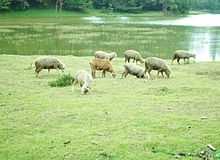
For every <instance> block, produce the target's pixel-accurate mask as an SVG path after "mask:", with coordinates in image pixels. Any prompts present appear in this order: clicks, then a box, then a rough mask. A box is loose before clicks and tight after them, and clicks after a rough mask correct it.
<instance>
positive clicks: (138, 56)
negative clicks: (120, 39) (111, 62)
mask: <svg viewBox="0 0 220 160" xmlns="http://www.w3.org/2000/svg"><path fill="white" fill-rule="evenodd" d="M130 59H134V61H135V60H136V64H137V61H140V62H141V63H144V59H143V58H142V57H141V54H140V53H139V52H137V51H134V50H127V51H125V63H126V61H128V62H130ZM134 61H133V63H134Z"/></svg>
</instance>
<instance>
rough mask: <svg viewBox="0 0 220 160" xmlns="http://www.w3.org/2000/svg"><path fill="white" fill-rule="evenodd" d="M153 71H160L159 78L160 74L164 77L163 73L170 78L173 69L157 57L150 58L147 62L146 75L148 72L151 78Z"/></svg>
mask: <svg viewBox="0 0 220 160" xmlns="http://www.w3.org/2000/svg"><path fill="white" fill-rule="evenodd" d="M151 70H158V73H157V77H158V75H159V73H160V72H161V74H162V76H163V72H165V73H166V75H167V77H168V78H169V77H170V74H171V69H170V67H169V66H168V65H167V64H166V62H165V61H164V60H162V59H160V58H156V57H149V58H147V59H146V60H145V71H144V72H145V74H146V72H148V74H149V76H150V77H151V74H150V72H151ZM163 77H164V76H163ZM148 78H149V77H148Z"/></svg>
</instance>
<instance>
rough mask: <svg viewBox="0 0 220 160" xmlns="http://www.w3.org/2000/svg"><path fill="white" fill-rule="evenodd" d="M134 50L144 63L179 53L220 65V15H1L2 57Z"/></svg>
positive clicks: (169, 57)
mask: <svg viewBox="0 0 220 160" xmlns="http://www.w3.org/2000/svg"><path fill="white" fill-rule="evenodd" d="M128 49H134V50H137V51H139V52H140V53H141V54H142V56H143V57H144V58H146V57H149V56H156V57H160V58H164V59H171V58H172V56H173V53H174V52H175V51H176V50H179V49H182V50H188V51H190V52H193V53H196V55H197V58H196V61H220V14H200V15H189V16H186V17H175V18H174V17H145V16H136V17H125V16H105V17H95V16H93V17H76V16H72V17H71V16H66V17H57V18H56V17H55V18H51V17H5V16H1V15H0V54H19V55H33V54H40V55H42V54H45V55H69V54H72V55H77V56H88V55H94V53H95V51H97V50H104V51H108V52H110V51H114V52H116V53H117V54H118V56H119V57H123V55H124V51H125V50H128Z"/></svg>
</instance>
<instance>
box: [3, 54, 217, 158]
mask: <svg viewBox="0 0 220 160" xmlns="http://www.w3.org/2000/svg"><path fill="white" fill-rule="evenodd" d="M36 57H37V56H17V55H0V75H1V78H0V110H1V112H0V124H1V125H0V159H1V160H6V159H32V160H35V159H36V160H39V159H74V160H76V159H79V160H91V159H100V160H102V159H103V160H104V159H112V160H113V159H115V160H116V159H117V160H118V159H120V160H122V159H124V160H140V159H155V160H159V159H161V160H170V159H176V158H175V157H174V155H177V154H179V153H185V154H187V155H188V153H193V152H195V151H196V150H198V149H201V150H209V149H208V148H207V144H212V145H213V146H214V147H215V148H217V149H220V134H219V133H220V127H219V126H220V101H219V97H220V62H200V63H194V62H191V63H190V64H187V65H180V66H179V65H178V64H177V63H175V64H174V65H172V66H170V67H171V69H172V71H173V73H172V74H171V77H170V78H169V79H167V78H162V77H159V78H156V72H155V71H152V75H153V79H152V80H148V81H147V82H146V81H144V80H143V79H137V78H135V77H133V76H130V75H128V76H127V78H126V79H121V74H122V72H123V63H124V59H123V58H116V59H114V60H113V61H112V64H113V67H114V69H115V70H116V73H117V77H116V78H115V79H114V78H111V77H110V75H109V74H107V77H106V78H104V79H103V78H101V72H98V73H97V79H94V80H93V83H92V90H91V92H89V93H88V94H87V95H81V94H80V90H81V89H80V87H79V86H78V85H77V86H76V87H75V90H74V92H71V86H68V87H61V88H60V87H49V86H48V82H49V81H52V80H56V79H57V77H58V74H57V71H56V70H51V71H50V73H49V75H48V73H47V70H43V71H41V72H40V78H36V77H35V73H34V68H31V67H30V64H31V63H32V62H33V61H34V59H35V58H36ZM56 57H57V58H59V59H60V60H61V61H62V62H63V63H65V65H66V73H70V74H71V75H73V76H74V74H75V73H76V71H77V70H79V69H85V70H87V71H88V72H90V66H89V61H90V60H91V59H92V57H74V56H56ZM167 62H168V64H170V62H171V61H170V60H167ZM203 116H206V117H207V118H206V119H201V117H203ZM188 126H190V127H191V128H187V127H188ZM65 142H67V143H68V144H64V143H65ZM153 147H154V149H156V150H157V152H156V153H153V152H151V150H152V148H153ZM102 152H104V153H108V154H111V155H112V156H111V157H110V158H106V157H105V156H99V154H100V153H102ZM213 153H214V152H213ZM181 159H185V160H188V159H193V160H194V159H198V158H196V157H190V156H186V157H182V158H181Z"/></svg>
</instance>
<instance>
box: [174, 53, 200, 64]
mask: <svg viewBox="0 0 220 160" xmlns="http://www.w3.org/2000/svg"><path fill="white" fill-rule="evenodd" d="M190 57H193V58H194V59H195V58H196V55H195V54H193V53H189V52H188V51H184V50H177V51H176V52H175V53H174V55H173V59H172V62H171V64H173V61H174V60H175V59H177V62H178V63H179V61H180V59H184V64H185V63H186V61H185V60H186V59H187V60H188V63H189V58H190ZM179 65H180V63H179Z"/></svg>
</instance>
